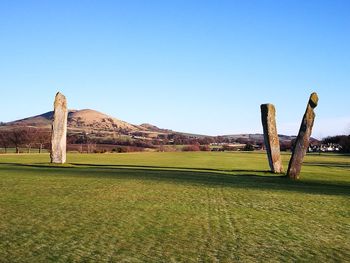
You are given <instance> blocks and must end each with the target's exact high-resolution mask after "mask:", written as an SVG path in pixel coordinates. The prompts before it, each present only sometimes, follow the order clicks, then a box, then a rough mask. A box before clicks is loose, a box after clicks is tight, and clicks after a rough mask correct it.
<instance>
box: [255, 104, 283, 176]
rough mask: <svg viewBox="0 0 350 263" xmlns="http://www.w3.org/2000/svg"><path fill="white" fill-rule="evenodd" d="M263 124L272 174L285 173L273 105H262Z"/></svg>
mask: <svg viewBox="0 0 350 263" xmlns="http://www.w3.org/2000/svg"><path fill="white" fill-rule="evenodd" d="M260 109H261V122H262V126H263V130H264V141H265V147H266V153H267V158H268V160H269V165H270V169H271V172H273V173H283V165H282V160H281V153H280V142H279V139H278V134H277V129H276V119H275V115H276V110H275V106H274V105H273V104H261V105H260Z"/></svg>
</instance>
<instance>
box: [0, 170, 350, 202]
mask: <svg viewBox="0 0 350 263" xmlns="http://www.w3.org/2000/svg"><path fill="white" fill-rule="evenodd" d="M4 165H6V166H5V167H1V166H4ZM0 168H2V169H8V170H11V171H15V172H16V173H25V172H26V171H28V170H29V171H31V172H35V173H37V175H40V176H43V175H45V176H62V175H64V176H69V177H89V178H98V179H103V178H108V179H130V180H144V181H155V182H163V183H174V184H192V185H205V186H210V187H230V188H237V189H247V190H248V189H251V190H254V189H255V190H273V191H289V192H299V193H307V194H322V195H342V196H349V195H350V184H349V183H347V182H339V181H337V182H331V181H319V180H317V181H316V180H314V181H311V180H301V181H291V180H289V179H288V178H286V177H285V176H280V175H272V174H271V173H268V175H266V174H267V172H266V171H257V170H230V172H231V173H227V172H225V171H224V170H215V169H209V170H205V171H203V169H202V170H194V169H193V168H187V169H186V168H178V167H176V168H174V167H172V168H171V169H166V168H164V167H157V166H128V165H124V166H119V165H118V166H116V165H106V166H103V165H87V164H84V165H82V164H80V165H75V166H74V165H72V164H71V165H70V166H65V165H63V166H57V165H47V164H42V165H40V164H18V163H8V164H4V163H1V164H0ZM28 168H30V169H28Z"/></svg>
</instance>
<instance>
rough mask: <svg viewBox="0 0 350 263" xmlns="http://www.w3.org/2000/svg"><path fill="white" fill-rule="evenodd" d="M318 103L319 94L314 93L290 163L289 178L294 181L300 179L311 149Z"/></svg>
mask: <svg viewBox="0 0 350 263" xmlns="http://www.w3.org/2000/svg"><path fill="white" fill-rule="evenodd" d="M317 103H318V96H317V93H316V92H314V93H312V94H311V95H310V99H309V102H308V104H307V107H306V111H305V114H304V117H303V120H302V122H301V125H300V129H299V133H298V137H297V139H296V141H295V145H294V150H293V153H292V157H291V159H290V161H289V166H288V171H287V176H288V177H289V178H291V179H294V180H296V179H299V174H300V170H301V165H302V163H303V159H304V156H305V154H306V151H307V148H308V147H309V141H310V136H311V132H312V126H313V125H314V120H315V112H314V108H316V106H317Z"/></svg>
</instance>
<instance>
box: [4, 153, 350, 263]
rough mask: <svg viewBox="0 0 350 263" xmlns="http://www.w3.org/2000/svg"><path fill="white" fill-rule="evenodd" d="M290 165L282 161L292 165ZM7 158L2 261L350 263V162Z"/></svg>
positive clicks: (174, 156) (239, 157)
mask: <svg viewBox="0 0 350 263" xmlns="http://www.w3.org/2000/svg"><path fill="white" fill-rule="evenodd" d="M288 159H289V156H288V155H283V160H284V165H285V167H286V166H287V162H288ZM48 162H49V156H48V155H47V154H41V155H39V154H32V155H15V154H13V155H0V262H346V261H350V252H349V251H350V240H349V237H350V198H349V197H350V156H342V155H321V156H318V155H309V156H307V158H306V160H305V164H304V166H303V170H302V174H301V178H302V179H301V180H300V181H298V182H292V181H289V180H288V179H286V178H283V177H280V176H276V175H272V174H270V173H268V172H267V170H268V165H267V160H266V156H265V154H263V153H210V152H202V153H184V152H175V153H131V154H89V155H86V154H85V155H84V154H70V155H68V164H66V165H63V166H57V165H50V164H49V163H48Z"/></svg>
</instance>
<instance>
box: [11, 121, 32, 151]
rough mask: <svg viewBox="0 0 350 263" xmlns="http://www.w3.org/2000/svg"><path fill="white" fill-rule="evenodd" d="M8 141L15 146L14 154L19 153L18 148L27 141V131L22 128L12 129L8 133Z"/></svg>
mask: <svg viewBox="0 0 350 263" xmlns="http://www.w3.org/2000/svg"><path fill="white" fill-rule="evenodd" d="M8 138H9V141H10V142H11V143H12V144H13V145H14V146H15V148H16V153H19V152H20V147H21V146H22V145H23V144H26V141H27V130H26V128H24V127H16V128H12V129H11V130H10V131H9V137H8Z"/></svg>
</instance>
